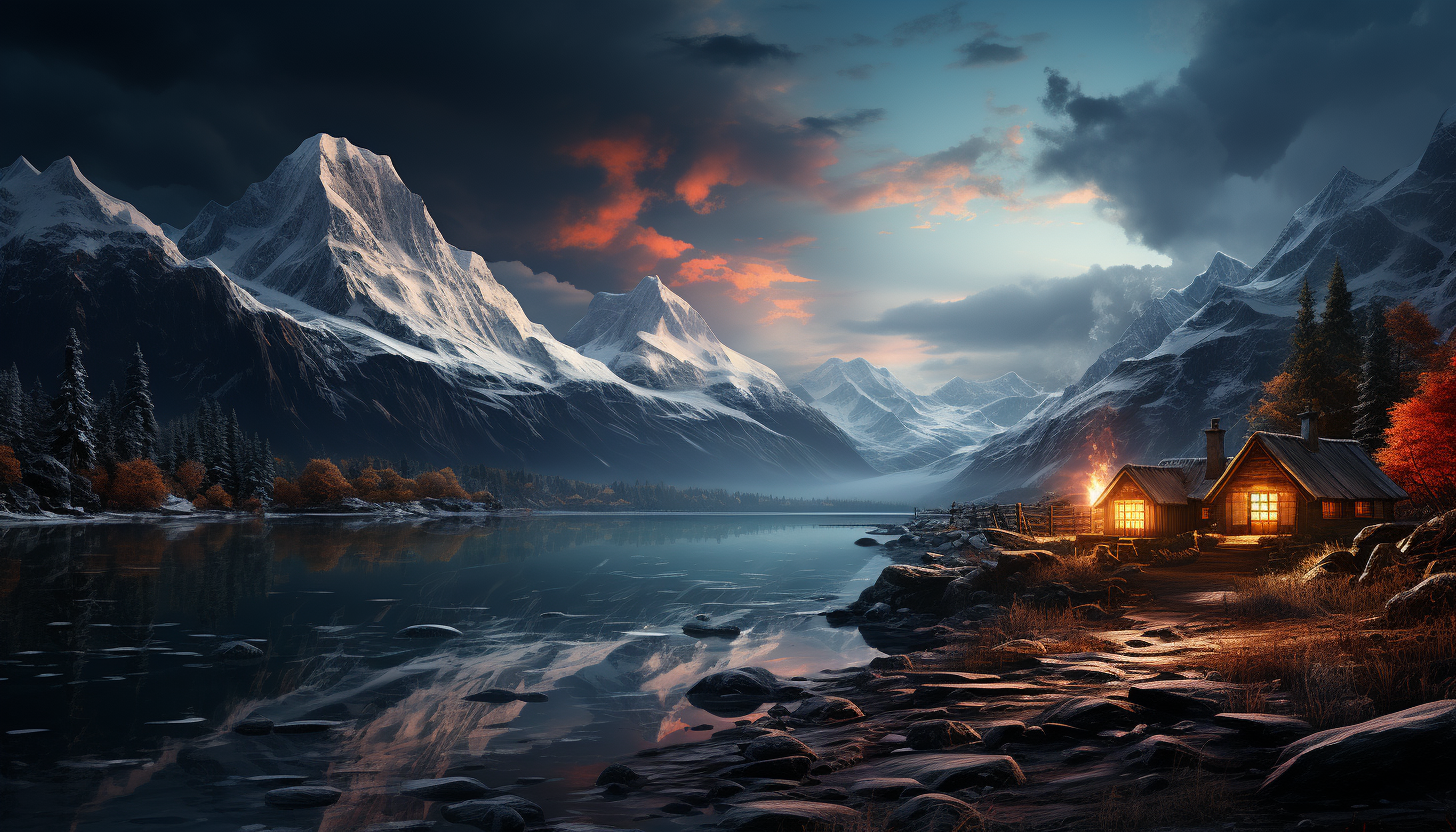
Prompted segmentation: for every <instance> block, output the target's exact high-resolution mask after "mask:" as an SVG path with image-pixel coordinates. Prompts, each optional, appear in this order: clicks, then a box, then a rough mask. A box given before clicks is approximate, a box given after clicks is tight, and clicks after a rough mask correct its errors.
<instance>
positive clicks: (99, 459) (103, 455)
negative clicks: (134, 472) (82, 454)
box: [92, 383, 121, 471]
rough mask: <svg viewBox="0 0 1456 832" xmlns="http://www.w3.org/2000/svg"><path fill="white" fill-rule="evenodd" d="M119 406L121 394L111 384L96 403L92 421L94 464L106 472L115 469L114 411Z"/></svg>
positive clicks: (115, 436)
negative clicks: (94, 450) (94, 449)
mask: <svg viewBox="0 0 1456 832" xmlns="http://www.w3.org/2000/svg"><path fill="white" fill-rule="evenodd" d="M120 404H121V393H120V391H118V390H117V389H116V384H115V383H113V384H112V385H111V387H110V388H108V389H107V391H106V395H105V396H103V397H102V399H101V401H99V402H97V403H96V412H95V416H94V418H93V419H92V422H93V423H94V430H93V431H92V433H93V434H94V436H95V445H96V463H97V464H98V465H100V466H102V467H104V468H106V469H107V470H108V471H109V470H111V469H113V468H115V467H116V460H117V452H116V451H117V433H116V411H117V408H118V406H119V405H120Z"/></svg>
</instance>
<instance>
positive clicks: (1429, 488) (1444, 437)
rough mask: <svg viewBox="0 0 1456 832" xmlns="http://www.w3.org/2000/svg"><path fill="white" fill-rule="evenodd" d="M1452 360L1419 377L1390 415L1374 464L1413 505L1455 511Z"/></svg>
mask: <svg viewBox="0 0 1456 832" xmlns="http://www.w3.org/2000/svg"><path fill="white" fill-rule="evenodd" d="M1453 437H1456V357H1453V358H1450V359H1448V360H1447V362H1446V364H1445V366H1444V367H1443V368H1441V369H1439V370H1433V371H1431V372H1429V373H1426V374H1425V375H1424V376H1422V377H1421V382H1420V388H1419V389H1418V390H1417V391H1416V394H1415V395H1414V396H1412V397H1411V398H1409V399H1407V400H1406V401H1403V402H1401V403H1400V404H1397V405H1396V406H1395V407H1394V408H1392V409H1391V411H1390V429H1389V430H1387V431H1386V432H1385V447H1384V448H1383V449H1382V450H1380V451H1379V453H1377V454H1376V457H1375V459H1376V461H1377V462H1379V463H1380V466H1381V467H1382V468H1384V469H1385V473H1386V474H1388V475H1389V476H1390V478H1391V479H1393V480H1395V481H1396V482H1397V483H1399V484H1400V486H1401V487H1402V488H1404V489H1405V490H1406V492H1407V493H1409V494H1410V495H1411V499H1412V500H1413V501H1415V502H1416V503H1417V504H1419V505H1424V506H1426V507H1428V508H1431V509H1434V510H1437V511H1446V510H1449V509H1452V508H1456V441H1453Z"/></svg>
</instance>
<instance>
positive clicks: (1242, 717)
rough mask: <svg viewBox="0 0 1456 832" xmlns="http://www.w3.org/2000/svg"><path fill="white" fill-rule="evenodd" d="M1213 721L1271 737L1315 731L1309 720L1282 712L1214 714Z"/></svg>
mask: <svg viewBox="0 0 1456 832" xmlns="http://www.w3.org/2000/svg"><path fill="white" fill-rule="evenodd" d="M1213 721H1214V723H1216V724H1218V725H1222V726H1224V727H1225V728H1235V729H1238V731H1239V732H1240V733H1244V734H1248V735H1250V736H1254V737H1262V738H1269V739H1283V738H1292V737H1302V736H1305V735H1306V734H1309V733H1312V732H1313V731H1314V728H1313V727H1312V726H1310V724H1309V723H1308V722H1305V721H1304V720H1302V719H1295V718H1294V717H1292V716H1283V715H1281V714H1214V715H1213Z"/></svg>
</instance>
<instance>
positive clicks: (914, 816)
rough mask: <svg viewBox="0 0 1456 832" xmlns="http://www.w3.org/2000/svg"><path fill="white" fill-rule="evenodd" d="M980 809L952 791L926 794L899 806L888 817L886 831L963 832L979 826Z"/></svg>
mask: <svg viewBox="0 0 1456 832" xmlns="http://www.w3.org/2000/svg"><path fill="white" fill-rule="evenodd" d="M977 820H978V818H977V817H976V810H975V809H974V808H972V806H971V804H969V803H967V802H965V801H964V800H957V799H956V798H954V797H951V796H950V795H948V794H923V795H919V796H917V797H912V798H910V799H909V800H907V801H905V802H904V803H902V804H900V805H899V806H898V807H896V809H895V811H893V812H891V813H890V817H889V818H888V819H887V820H886V821H885V830H886V832H962V831H963V830H971V829H976V828H978V827H979V826H980V824H979V823H977Z"/></svg>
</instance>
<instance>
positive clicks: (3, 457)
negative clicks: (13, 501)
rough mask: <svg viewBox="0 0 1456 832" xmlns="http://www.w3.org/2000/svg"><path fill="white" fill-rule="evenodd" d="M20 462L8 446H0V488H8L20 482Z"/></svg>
mask: <svg viewBox="0 0 1456 832" xmlns="http://www.w3.org/2000/svg"><path fill="white" fill-rule="evenodd" d="M20 476H21V470H20V460H18V459H16V458H15V450H14V449H13V448H11V447H10V446H9V445H0V488H9V487H10V486H12V485H15V484H16V483H18V482H20Z"/></svg>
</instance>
